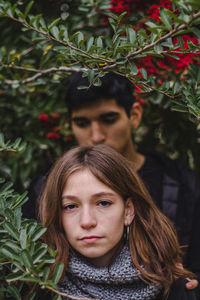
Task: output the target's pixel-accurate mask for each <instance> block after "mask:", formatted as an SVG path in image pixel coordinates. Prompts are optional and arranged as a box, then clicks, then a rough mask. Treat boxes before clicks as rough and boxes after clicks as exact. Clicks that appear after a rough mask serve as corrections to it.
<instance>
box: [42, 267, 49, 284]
mask: <svg viewBox="0 0 200 300" xmlns="http://www.w3.org/2000/svg"><path fill="white" fill-rule="evenodd" d="M49 274H50V268H49V267H45V268H44V270H43V280H44V281H46V280H47V279H48V276H49Z"/></svg>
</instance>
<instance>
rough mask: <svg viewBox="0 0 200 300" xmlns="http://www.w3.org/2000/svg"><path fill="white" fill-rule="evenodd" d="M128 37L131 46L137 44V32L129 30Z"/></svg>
mask: <svg viewBox="0 0 200 300" xmlns="http://www.w3.org/2000/svg"><path fill="white" fill-rule="evenodd" d="M127 35H128V39H129V41H130V43H131V44H134V43H135V40H136V32H135V30H133V29H132V28H130V27H129V28H127Z"/></svg>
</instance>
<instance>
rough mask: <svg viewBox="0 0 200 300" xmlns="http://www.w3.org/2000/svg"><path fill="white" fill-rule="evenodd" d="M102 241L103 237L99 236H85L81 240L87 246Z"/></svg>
mask: <svg viewBox="0 0 200 300" xmlns="http://www.w3.org/2000/svg"><path fill="white" fill-rule="evenodd" d="M100 239H102V237H100V236H97V235H91V236H84V237H83V238H81V239H80V240H81V241H83V242H84V243H86V244H92V243H95V242H97V241H99V240H100Z"/></svg>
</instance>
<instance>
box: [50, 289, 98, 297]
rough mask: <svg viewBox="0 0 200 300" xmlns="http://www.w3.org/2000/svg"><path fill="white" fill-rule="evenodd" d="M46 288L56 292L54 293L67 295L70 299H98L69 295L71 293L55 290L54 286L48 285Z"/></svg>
mask: <svg viewBox="0 0 200 300" xmlns="http://www.w3.org/2000/svg"><path fill="white" fill-rule="evenodd" d="M46 288H47V289H48V290H50V291H52V292H54V293H56V294H58V295H59V296H63V297H68V298H70V299H74V300H92V299H93V300H99V299H97V298H95V299H94V298H92V299H91V298H85V297H75V296H71V295H69V294H66V293H62V292H59V291H57V290H55V289H54V288H52V287H50V286H46Z"/></svg>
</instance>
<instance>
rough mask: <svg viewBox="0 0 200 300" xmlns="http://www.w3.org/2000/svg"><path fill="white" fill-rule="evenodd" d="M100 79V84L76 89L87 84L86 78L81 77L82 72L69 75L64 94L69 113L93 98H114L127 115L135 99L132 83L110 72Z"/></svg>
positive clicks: (92, 100)
mask: <svg viewBox="0 0 200 300" xmlns="http://www.w3.org/2000/svg"><path fill="white" fill-rule="evenodd" d="M100 80H101V82H102V84H101V86H94V85H92V86H91V87H90V88H88V89H84V90H82V89H81V90H79V89H77V88H78V87H79V86H89V81H88V78H87V77H82V73H74V74H73V75H72V76H71V78H70V80H69V85H68V90H67V94H66V103H67V107H68V111H69V114H70V115H71V112H72V110H74V109H79V108H82V107H85V106H86V105H88V104H90V103H92V102H94V101H95V100H96V101H98V100H100V99H115V100H116V102H117V104H118V105H119V106H122V107H123V108H124V109H125V111H126V113H127V115H128V117H129V116H130V110H131V107H132V105H133V103H134V100H135V99H134V96H133V85H132V83H131V82H130V81H129V80H128V79H127V78H125V77H123V76H121V75H118V74H115V73H112V72H110V73H107V74H106V75H105V76H104V77H101V78H100Z"/></svg>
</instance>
